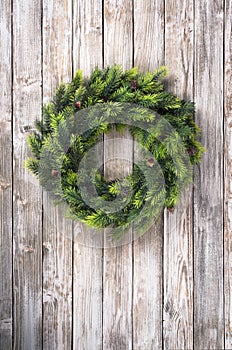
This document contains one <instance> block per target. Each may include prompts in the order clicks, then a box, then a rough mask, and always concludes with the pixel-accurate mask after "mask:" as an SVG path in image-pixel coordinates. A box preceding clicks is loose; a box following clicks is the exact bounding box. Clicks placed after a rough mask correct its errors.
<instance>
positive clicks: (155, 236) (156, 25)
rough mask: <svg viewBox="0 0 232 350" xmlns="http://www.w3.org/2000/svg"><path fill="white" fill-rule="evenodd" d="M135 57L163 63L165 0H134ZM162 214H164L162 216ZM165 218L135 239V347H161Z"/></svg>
mask: <svg viewBox="0 0 232 350" xmlns="http://www.w3.org/2000/svg"><path fill="white" fill-rule="evenodd" d="M134 37H135V40H134V57H135V61H134V64H135V66H138V67H139V69H140V70H141V71H147V70H155V69H156V68H157V67H158V66H160V65H163V64H164V2H163V1H157V2H154V1H150V0H149V1H147V0H142V1H141V0H135V1H134ZM161 216H162V215H161ZM162 255H163V221H162V219H161V221H160V222H159V224H157V226H156V227H154V226H153V227H151V228H150V230H149V231H148V232H147V233H146V234H145V236H144V237H143V238H140V239H138V240H136V241H135V242H134V278H133V329H134V334H133V348H134V349H136V350H143V349H147V350H153V349H161V348H162V324H163V322H162V318H163V315H162V300H163V295H162V287H163V278H162V270H163V267H162Z"/></svg>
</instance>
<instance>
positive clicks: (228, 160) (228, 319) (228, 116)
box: [224, 1, 232, 349]
mask: <svg viewBox="0 0 232 350" xmlns="http://www.w3.org/2000/svg"><path fill="white" fill-rule="evenodd" d="M224 19H225V24H224V28H225V37H224V42H225V48H224V50H225V51H224V57H225V58H224V62H225V67H224V77H225V82H224V101H225V109H224V113H225V116H224V125H225V130H224V131H225V133H224V135H225V162H224V164H225V173H224V178H225V187H224V188H225V195H224V197H225V211H224V223H225V235H224V237H225V241H224V254H225V256H224V278H225V281H224V288H225V290H224V295H225V299H224V300H225V348H226V349H230V348H232V182H231V181H232V178H231V174H232V85H231V84H232V83H231V82H232V28H231V20H232V3H231V1H226V2H225V15H224Z"/></svg>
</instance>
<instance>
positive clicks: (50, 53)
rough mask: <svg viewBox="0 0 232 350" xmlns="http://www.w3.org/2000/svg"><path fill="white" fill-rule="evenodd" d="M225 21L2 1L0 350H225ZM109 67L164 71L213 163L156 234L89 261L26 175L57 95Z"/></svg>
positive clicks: (116, 1)
mask: <svg viewBox="0 0 232 350" xmlns="http://www.w3.org/2000/svg"><path fill="white" fill-rule="evenodd" d="M231 16H232V3H231V1H230V0H185V1H182V0H156V1H154V0H73V1H72V0H34V1H31V0H25V1H20V0H11V1H10V0H6V1H4V0H1V6H0V38H1V41H0V42H1V49H0V79H1V88H0V105H1V116H0V130H1V133H0V148H1V164H0V227H1V236H0V248H1V250H0V349H1V350H10V349H12V348H13V349H25V350H32V349H48V350H51V349H65V350H68V349H71V348H72V349H74V350H95V349H101V350H124V349H125V350H130V349H131V350H132V349H134V350H159V349H165V350H179V349H188V350H192V349H196V350H208V349H217V350H219V349H232V324H231V322H232V279H231V277H232V220H231V215H232V185H231V183H232V182H231V169H232V166H231V159H232V133H231V126H232V97H231V96H232V89H231V80H232V55H231V47H232V37H231V32H232V31H231ZM113 63H119V64H122V65H123V67H124V68H129V67H131V66H133V65H136V66H138V67H139V68H140V69H141V70H143V71H146V70H153V69H155V68H156V67H158V66H160V65H167V66H168V67H169V68H170V71H171V74H170V77H169V79H168V81H167V84H168V88H169V89H170V90H171V91H174V92H176V93H177V94H178V95H179V96H182V97H184V98H188V99H191V100H194V101H195V102H196V120H197V122H198V124H199V125H200V126H201V128H202V142H203V144H204V145H205V147H206V148H207V150H208V151H207V153H206V154H205V155H204V157H203V162H202V164H201V166H200V167H199V168H198V167H197V168H196V169H195V173H194V179H195V181H194V186H193V189H192V190H191V189H190V190H188V191H186V193H185V195H184V197H183V200H182V201H181V203H180V205H179V206H178V208H177V209H176V211H175V213H174V214H170V213H167V212H164V217H163V220H161V223H160V226H159V230H158V232H154V231H153V230H152V229H151V230H150V231H149V232H148V233H147V234H146V235H145V236H144V237H143V238H141V239H139V240H136V241H134V242H132V243H130V244H127V245H124V246H121V247H118V248H109V249H96V248H91V247H88V246H84V245H82V244H79V243H78V242H77V241H72V240H71V239H68V238H67V236H69V235H70V237H71V236H72V232H73V231H72V230H73V225H72V223H71V222H69V221H67V220H65V219H64V218H63V216H62V213H61V212H60V211H59V209H57V208H54V207H53V206H52V204H51V201H50V200H49V198H48V197H47V195H46V193H43V192H42V189H41V188H40V187H39V186H38V184H37V183H36V181H35V180H33V178H32V176H31V175H29V174H28V173H27V172H26V171H25V169H24V167H23V162H24V159H25V158H26V157H27V156H28V154H30V152H29V149H28V146H27V143H26V135H27V133H28V132H30V129H31V128H33V122H34V120H35V118H36V117H38V116H40V115H41V105H42V103H45V102H48V101H49V99H50V98H51V96H52V95H53V93H54V91H55V89H56V87H57V86H58V84H59V83H60V82H61V81H69V80H70V79H71V78H72V76H73V74H74V72H75V71H76V69H77V68H81V69H83V70H84V72H85V75H86V76H88V75H89V74H90V72H91V70H92V69H93V68H94V67H95V65H98V66H99V67H103V66H106V65H109V64H113ZM122 171H124V169H122ZM43 213H46V215H43ZM63 232H65V233H66V235H63V234H62V233H63Z"/></svg>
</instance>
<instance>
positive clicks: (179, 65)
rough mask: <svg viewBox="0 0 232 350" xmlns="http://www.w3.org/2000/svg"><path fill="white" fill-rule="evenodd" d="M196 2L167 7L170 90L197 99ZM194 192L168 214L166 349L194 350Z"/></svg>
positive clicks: (174, 2) (169, 3) (175, 2)
mask: <svg viewBox="0 0 232 350" xmlns="http://www.w3.org/2000/svg"><path fill="white" fill-rule="evenodd" d="M193 11H194V9H193V1H192V0H188V1H185V2H183V1H179V0H171V1H167V2H166V6H165V65H167V66H168V67H169V69H170V75H169V77H168V78H167V87H168V89H169V90H170V91H172V92H174V93H176V94H177V95H178V96H180V97H181V98H185V99H191V100H192V99H193ZM191 199H192V190H191V187H189V188H187V189H186V192H185V194H184V195H183V196H182V200H181V201H180V203H179V204H178V206H177V207H176V208H175V212H174V214H171V213H169V212H167V210H165V212H164V248H163V249H164V250H163V254H164V261H163V273H164V305H163V308H164V315H163V320H164V323H163V342H164V344H163V346H164V349H193V244H192V234H193V231H192V202H191Z"/></svg>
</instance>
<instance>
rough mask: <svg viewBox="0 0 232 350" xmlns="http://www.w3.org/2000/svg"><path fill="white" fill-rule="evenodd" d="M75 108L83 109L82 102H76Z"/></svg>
mask: <svg viewBox="0 0 232 350" xmlns="http://www.w3.org/2000/svg"><path fill="white" fill-rule="evenodd" d="M75 107H76V108H78V109H80V108H81V102H80V101H77V102H75Z"/></svg>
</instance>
